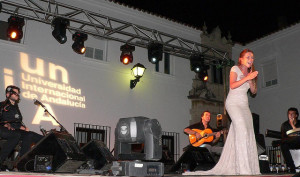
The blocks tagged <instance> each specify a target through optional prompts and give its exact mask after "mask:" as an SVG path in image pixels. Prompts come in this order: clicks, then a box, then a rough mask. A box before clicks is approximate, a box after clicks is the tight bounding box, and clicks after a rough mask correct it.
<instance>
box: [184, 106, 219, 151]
mask: <svg viewBox="0 0 300 177" xmlns="http://www.w3.org/2000/svg"><path fill="white" fill-rule="evenodd" d="M209 122H210V112H209V111H204V112H203V113H202V114H201V121H200V122H198V123H195V124H193V125H190V126H188V127H186V128H185V129H184V133H186V134H189V135H195V137H196V139H197V140H201V138H203V137H202V135H201V133H199V132H198V131H196V130H193V129H198V130H202V131H203V130H204V131H205V130H207V129H210V130H212V131H213V132H214V133H213V134H214V137H213V141H211V142H206V141H205V139H202V140H204V141H203V142H204V143H203V144H201V143H202V142H199V141H198V142H199V143H197V142H196V143H197V144H196V143H195V144H194V145H193V144H192V145H193V146H195V145H198V144H199V146H198V147H206V148H207V149H208V151H209V152H211V153H212V154H213V155H214V154H216V155H221V153H222V149H223V147H220V146H216V144H217V142H218V141H219V140H220V136H221V133H220V132H217V131H216V130H214V129H212V127H211V126H210V125H209Z"/></svg>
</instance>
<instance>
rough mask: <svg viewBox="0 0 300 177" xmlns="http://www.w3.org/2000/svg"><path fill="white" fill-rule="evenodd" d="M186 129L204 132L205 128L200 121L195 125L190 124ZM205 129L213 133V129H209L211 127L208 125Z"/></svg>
mask: <svg viewBox="0 0 300 177" xmlns="http://www.w3.org/2000/svg"><path fill="white" fill-rule="evenodd" d="M186 128H189V129H199V130H204V129H205V127H204V125H203V123H202V121H200V122H198V123H195V124H192V125H190V126H188V127H186ZM207 128H209V129H211V130H212V131H213V132H214V131H215V130H214V129H213V128H211V126H210V125H209V124H208V125H207Z"/></svg>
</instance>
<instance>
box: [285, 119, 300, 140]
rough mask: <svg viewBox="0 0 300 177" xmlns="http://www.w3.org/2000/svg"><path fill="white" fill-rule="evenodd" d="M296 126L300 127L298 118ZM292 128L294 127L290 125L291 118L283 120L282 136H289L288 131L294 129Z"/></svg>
mask: <svg viewBox="0 0 300 177" xmlns="http://www.w3.org/2000/svg"><path fill="white" fill-rule="evenodd" d="M295 127H296V128H300V120H297V122H296V125H295ZM292 129H293V127H292V126H291V125H290V123H289V120H287V121H285V122H283V123H282V124H281V137H282V138H287V137H288V136H287V134H286V132H287V131H289V130H292Z"/></svg>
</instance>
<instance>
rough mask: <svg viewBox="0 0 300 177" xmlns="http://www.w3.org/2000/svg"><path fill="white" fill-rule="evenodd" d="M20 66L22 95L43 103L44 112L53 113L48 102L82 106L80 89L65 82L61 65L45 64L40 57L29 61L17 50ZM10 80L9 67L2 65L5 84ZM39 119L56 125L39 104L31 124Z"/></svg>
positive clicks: (12, 76) (64, 73)
mask: <svg viewBox="0 0 300 177" xmlns="http://www.w3.org/2000/svg"><path fill="white" fill-rule="evenodd" d="M20 65H21V69H22V70H21V73H20V74H21V75H20V88H21V90H22V92H21V94H22V98H26V99H31V100H32V99H38V100H40V101H41V102H43V103H45V106H46V107H47V109H48V111H49V112H50V113H51V114H52V115H54V116H55V114H54V112H53V109H52V107H51V105H50V104H51V103H52V104H58V105H63V106H70V107H76V108H86V105H85V96H84V95H82V92H81V89H80V88H74V87H72V86H71V85H70V84H69V74H68V71H67V70H66V68H64V67H63V66H59V65H56V64H54V63H51V62H49V63H46V62H45V61H44V60H43V59H40V58H36V59H35V60H30V59H29V57H28V54H26V53H22V52H21V53H20ZM46 68H48V69H46ZM47 72H48V73H47ZM14 79H16V76H14V73H13V70H11V69H8V68H4V82H5V83H4V84H5V87H7V86H8V85H15V84H14ZM47 103H48V104H47ZM41 121H51V122H52V124H53V125H56V126H57V125H58V124H57V123H56V122H55V121H54V120H53V119H52V118H50V117H49V116H48V115H45V114H44V110H43V108H42V107H39V109H38V110H37V112H36V115H35V117H34V119H33V121H32V124H40V122H41Z"/></svg>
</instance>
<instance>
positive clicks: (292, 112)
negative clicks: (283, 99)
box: [280, 107, 300, 173]
mask: <svg viewBox="0 0 300 177" xmlns="http://www.w3.org/2000/svg"><path fill="white" fill-rule="evenodd" d="M287 116H288V120H287V121H285V122H284V123H283V124H282V125H281V136H282V139H281V145H280V147H281V152H282V155H283V157H284V159H285V162H286V165H287V167H289V168H290V172H292V173H295V172H296V170H295V164H294V161H293V158H292V156H291V153H290V149H300V136H295V135H287V131H289V130H293V129H296V128H300V121H299V120H298V116H299V112H298V109H297V108H293V107H291V108H289V109H288V112H287Z"/></svg>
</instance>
